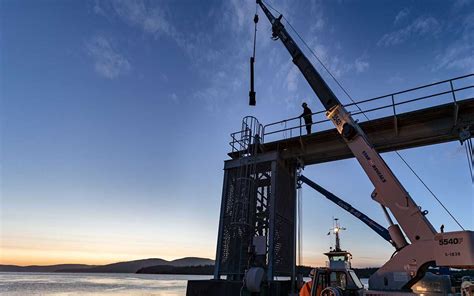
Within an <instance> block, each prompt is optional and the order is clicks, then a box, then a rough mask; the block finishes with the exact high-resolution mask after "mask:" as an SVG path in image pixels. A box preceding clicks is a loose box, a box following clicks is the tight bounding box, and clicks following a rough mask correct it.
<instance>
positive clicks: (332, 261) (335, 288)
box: [300, 218, 364, 296]
mask: <svg viewBox="0 0 474 296" xmlns="http://www.w3.org/2000/svg"><path fill="white" fill-rule="evenodd" d="M342 230H345V228H343V227H341V226H340V225H339V219H337V218H335V219H334V227H333V228H332V229H331V230H330V232H329V233H328V235H330V234H331V233H333V234H334V235H335V237H336V244H335V247H334V248H332V247H331V248H330V251H329V252H327V253H324V255H326V256H327V257H328V262H327V263H326V267H324V268H317V269H316V270H315V272H314V274H313V277H312V283H311V294H310V295H311V296H320V295H323V296H342V295H360V296H362V295H363V294H364V285H363V284H362V282H361V281H360V279H359V277H358V276H357V275H356V273H355V272H354V270H352V269H351V259H352V254H351V253H350V252H348V251H345V250H342V249H341V243H340V237H339V234H340V232H341V231H342ZM314 283H316V284H314ZM303 289H305V287H303ZM300 295H304V293H300Z"/></svg>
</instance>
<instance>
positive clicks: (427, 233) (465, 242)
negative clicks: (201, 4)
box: [257, 0, 474, 291]
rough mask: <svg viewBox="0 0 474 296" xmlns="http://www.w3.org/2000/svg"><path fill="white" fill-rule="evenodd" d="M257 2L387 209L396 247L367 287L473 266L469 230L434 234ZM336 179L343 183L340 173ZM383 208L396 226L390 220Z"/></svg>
mask: <svg viewBox="0 0 474 296" xmlns="http://www.w3.org/2000/svg"><path fill="white" fill-rule="evenodd" d="M257 4H258V5H259V6H260V8H261V9H262V10H263V12H264V13H265V15H266V17H267V18H268V20H269V21H270V23H271V25H272V31H273V39H274V40H277V39H279V40H280V41H281V42H282V43H283V45H284V46H285V48H286V49H287V50H288V52H289V53H290V55H291V57H292V59H293V62H294V64H295V65H296V66H297V67H298V69H299V70H300V71H301V73H302V74H303V76H304V78H305V79H306V81H307V82H308V84H309V85H310V87H311V88H312V90H313V91H314V93H315V94H316V96H317V97H318V98H319V100H320V101H321V103H322V105H323V106H324V108H325V109H326V111H327V112H326V116H327V117H328V118H329V119H330V120H331V121H332V122H333V124H334V125H335V127H336V129H337V131H338V132H339V134H341V136H342V138H343V139H344V141H345V142H346V144H347V146H348V147H349V149H350V150H351V151H352V153H353V154H354V157H355V158H356V159H357V161H358V162H359V164H360V165H361V167H362V169H363V170H364V172H365V173H366V175H367V176H368V178H369V179H370V181H371V182H372V184H373V185H374V187H375V189H374V191H373V193H372V199H373V200H375V201H376V202H378V203H379V204H381V206H382V208H383V209H384V211H385V212H386V215H387V220H388V223H389V224H390V226H389V227H388V231H389V233H390V236H391V239H392V241H393V242H394V245H395V247H396V249H397V250H398V251H397V253H396V254H395V255H394V256H392V258H391V259H390V260H388V261H387V262H386V263H385V264H384V265H383V266H382V267H381V268H380V269H379V270H378V271H377V272H376V273H375V274H374V275H372V276H371V278H370V280H369V286H370V288H371V289H373V290H393V291H410V290H411V289H410V288H411V287H412V286H413V285H414V284H415V283H416V282H417V281H418V280H419V279H421V278H422V277H423V276H424V274H425V271H426V269H427V268H428V266H430V265H437V266H448V267H456V268H474V232H473V231H455V232H442V233H438V232H437V231H436V230H435V228H434V227H433V226H432V225H431V223H430V222H429V221H428V219H427V218H426V215H427V213H428V212H427V211H423V210H422V209H421V207H420V206H418V205H417V204H416V202H415V201H414V200H413V199H412V198H411V196H410V194H409V193H408V192H407V190H406V189H405V188H404V187H403V185H402V184H401V183H400V181H399V180H398V179H397V177H396V176H395V174H394V173H393V172H392V170H391V169H390V168H389V166H388V165H387V164H386V162H385V161H384V160H383V159H382V157H381V156H380V154H379V153H378V152H377V151H376V150H375V149H374V148H373V146H372V145H371V143H370V142H369V140H368V138H367V137H366V135H365V133H364V131H363V130H362V129H361V128H360V127H359V125H358V123H357V122H356V121H355V120H354V119H353V118H352V116H351V114H350V113H349V112H348V111H347V110H346V109H345V108H344V106H343V105H342V104H341V102H340V101H339V99H338V98H337V97H336V95H335V94H334V93H333V92H332V90H331V89H330V87H329V86H328V85H327V83H326V82H325V81H324V79H323V78H322V77H321V75H320V74H319V73H318V71H317V70H316V69H315V67H314V66H313V65H312V64H311V62H310V61H309V59H308V58H307V57H306V56H305V55H304V53H303V51H302V50H301V49H300V48H299V47H298V45H297V44H296V42H295V41H294V40H293V38H292V37H291V36H290V34H289V33H288V32H287V30H286V29H285V27H284V25H283V24H282V22H281V19H282V16H281V15H280V16H279V17H275V16H274V15H273V14H272V13H271V12H270V11H269V10H268V8H267V7H266V5H265V4H264V3H263V1H262V0H257ZM341 176H342V175H341ZM341 182H344V179H343V178H342V177H341ZM387 209H388V210H389V211H390V213H391V215H392V216H393V217H394V218H395V220H396V221H397V222H398V224H399V225H398V224H394V223H393V222H392V219H391V217H390V214H388V211H387ZM402 230H403V232H402ZM405 237H406V238H408V241H407V240H406V238H405Z"/></svg>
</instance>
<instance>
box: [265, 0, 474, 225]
mask: <svg viewBox="0 0 474 296" xmlns="http://www.w3.org/2000/svg"><path fill="white" fill-rule="evenodd" d="M265 4H266V5H267V6H268V7H270V8H271V9H273V10H274V11H275V12H276V13H278V14H280V15H283V14H282V13H281V12H279V11H278V10H277V9H275V8H274V7H272V6H271V5H270V4H268V2H266V1H265ZM283 19H284V20H285V21H286V23H287V24H288V25H289V26H290V28H291V29H292V30H293V32H295V34H296V35H297V36H298V38H299V39H300V40H301V42H303V44H304V45H305V46H306V48H307V49H308V50H309V51H310V52H311V54H312V55H313V56H314V57H315V58H316V60H317V61H318V62H319V63H320V64H321V65H322V66H323V68H324V70H326V72H327V73H328V74H329V75H330V76H331V78H332V79H333V80H334V81H335V82H336V84H337V85H338V86H339V87H340V88H341V90H342V91H343V92H344V93H345V94H346V95H347V97H348V98H349V99H350V100H351V101H352V103H353V104H354V105H355V106H356V107H357V109H359V111H360V112H361V113H362V114H363V115H364V117H365V118H366V119H367V120H370V119H369V117H368V116H367V114H365V112H364V111H363V110H362V109H361V108H360V107H359V105H358V104H357V103H356V102H355V100H354V99H353V98H352V96H351V95H349V93H348V92H347V91H346V90H345V88H344V87H343V86H342V85H341V84H340V83H339V81H338V80H337V79H336V77H334V75H333V74H332V73H331V71H329V69H328V68H327V67H326V65H325V64H324V63H323V62H322V61H321V59H320V58H319V57H318V56H317V55H316V53H315V52H314V51H313V49H312V48H311V47H310V46H309V45H308V44H307V43H306V41H305V40H304V39H303V37H301V35H300V34H299V33H298V32H297V31H296V29H295V28H294V27H293V26H292V25H291V23H290V22H289V21H288V19H287V18H285V16H283ZM471 144H472V143H471ZM471 148H472V146H471ZM471 151H472V149H471ZM395 153H396V154H397V155H398V157H399V158H400V159H401V160H402V161H403V163H404V164H405V165H406V166H407V167H408V168H409V169H410V171H411V172H412V173H413V174H414V175H415V176H416V178H418V180H419V181H420V182H421V184H423V186H424V187H425V188H426V190H428V192H430V193H431V195H432V196H433V197H434V198H435V199H436V200H437V201H438V203H439V204H440V205H441V206H442V207H443V208H444V210H445V211H446V212H447V213H448V214H449V216H451V218H452V219H453V220H454V221H455V222H456V223H457V224H458V226H459V227H461V229H462V230H465V229H464V227H463V226H462V225H461V223H459V221H458V220H457V219H456V218H455V217H454V216H453V214H451V212H450V211H449V210H448V209H447V208H446V206H445V205H444V204H443V203H442V202H441V200H440V199H439V198H438V197H437V196H436V195H435V194H434V192H433V191H431V189H430V188H429V187H428V185H426V183H425V182H424V181H423V180H422V179H421V177H420V176H419V175H418V174H417V173H416V172H415V171H414V169H413V168H412V167H411V166H410V165H409V164H408V162H407V161H406V160H405V159H404V158H403V157H402V155H401V154H400V153H399V152H398V151H397V150H395Z"/></svg>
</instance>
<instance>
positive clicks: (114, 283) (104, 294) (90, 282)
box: [0, 272, 211, 296]
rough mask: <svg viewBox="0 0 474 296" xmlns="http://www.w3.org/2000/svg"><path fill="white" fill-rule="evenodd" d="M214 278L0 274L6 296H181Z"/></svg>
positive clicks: (155, 275) (121, 274)
mask: <svg viewBox="0 0 474 296" xmlns="http://www.w3.org/2000/svg"><path fill="white" fill-rule="evenodd" d="M210 278H211V276H196V275H161V274H130V273H126V274H123V273H36V272H35V273H30V272H0V294H1V295H3V296H7V295H8V296H20V295H21V296H24V295H42V296H43V295H54V296H76V295H91V296H108V295H119V296H125V295H127V296H138V295H140V296H142V295H153V296H181V295H186V285H187V281H188V280H201V279H202V280H204V279H210Z"/></svg>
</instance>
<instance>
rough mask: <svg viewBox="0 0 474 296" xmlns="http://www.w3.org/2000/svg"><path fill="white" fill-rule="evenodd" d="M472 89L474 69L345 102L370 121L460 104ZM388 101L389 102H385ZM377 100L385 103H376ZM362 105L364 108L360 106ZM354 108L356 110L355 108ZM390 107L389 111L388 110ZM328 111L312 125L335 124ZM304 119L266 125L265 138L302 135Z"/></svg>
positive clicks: (472, 95) (470, 95)
mask: <svg viewBox="0 0 474 296" xmlns="http://www.w3.org/2000/svg"><path fill="white" fill-rule="evenodd" d="M455 85H458V87H455ZM468 90H474V73H473V74H468V75H464V76H460V77H456V78H453V79H448V80H443V81H439V82H435V83H431V84H427V85H423V86H419V87H414V88H410V89H407V90H403V91H399V92H394V93H391V94H387V95H384V96H379V97H375V98H370V99H366V100H361V101H358V102H354V103H351V104H347V105H344V107H345V108H346V109H347V110H348V111H349V112H351V114H352V116H353V117H354V118H355V119H356V120H358V121H359V122H363V121H367V118H365V116H362V115H364V114H372V115H374V114H375V115H374V117H373V118H370V120H373V119H377V118H382V117H387V116H394V118H395V120H396V118H397V114H401V113H406V112H409V111H413V110H417V109H420V108H428V107H431V106H437V105H441V104H444V103H453V104H456V103H457V101H462V100H466V99H469V98H474V91H471V92H469V91H468ZM428 99H431V102H432V105H429V104H426V103H425V102H423V104H422V105H419V104H416V102H420V101H424V100H425V101H426V100H428ZM435 100H437V101H435ZM384 101H388V102H386V103H384ZM368 103H370V105H371V106H370V107H368V108H366V109H362V107H361V106H363V105H364V104H368ZM377 104H381V105H380V106H374V105H377ZM409 105H410V106H411V107H412V108H413V109H412V110H408V109H409V108H405V109H407V110H397V109H404V108H402V107H410V106H409ZM358 108H361V109H360V110H359V109H358ZM351 109H353V110H352V111H351ZM387 110H388V112H386V111H387ZM377 111H382V112H377ZM397 112H398V113H397ZM325 113H326V111H325V110H324V111H318V112H314V113H312V117H313V120H314V118H316V121H313V123H312V124H311V125H312V126H316V127H317V128H318V131H324V130H328V129H331V128H334V127H333V126H332V125H329V124H328V125H327V127H324V126H323V124H324V123H328V122H329V119H327V118H326V117H325V115H324V114H325ZM376 113H377V114H376ZM318 118H322V119H318ZM303 121H304V120H303V118H301V117H299V116H297V117H292V118H289V119H285V120H280V121H277V122H273V123H269V124H267V125H264V126H263V136H262V139H261V142H262V143H264V142H265V143H267V142H272V141H278V140H282V139H288V138H293V137H302V136H303V135H304V133H303V130H304V127H305V126H306V124H305V123H304V122H303ZM313 132H314V131H313ZM239 133H242V131H239V132H235V133H232V134H231V137H232V142H231V143H230V144H231V146H232V148H233V149H235V148H236V147H235V140H236V135H237V134H239ZM270 137H271V138H270ZM233 143H234V144H233Z"/></svg>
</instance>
